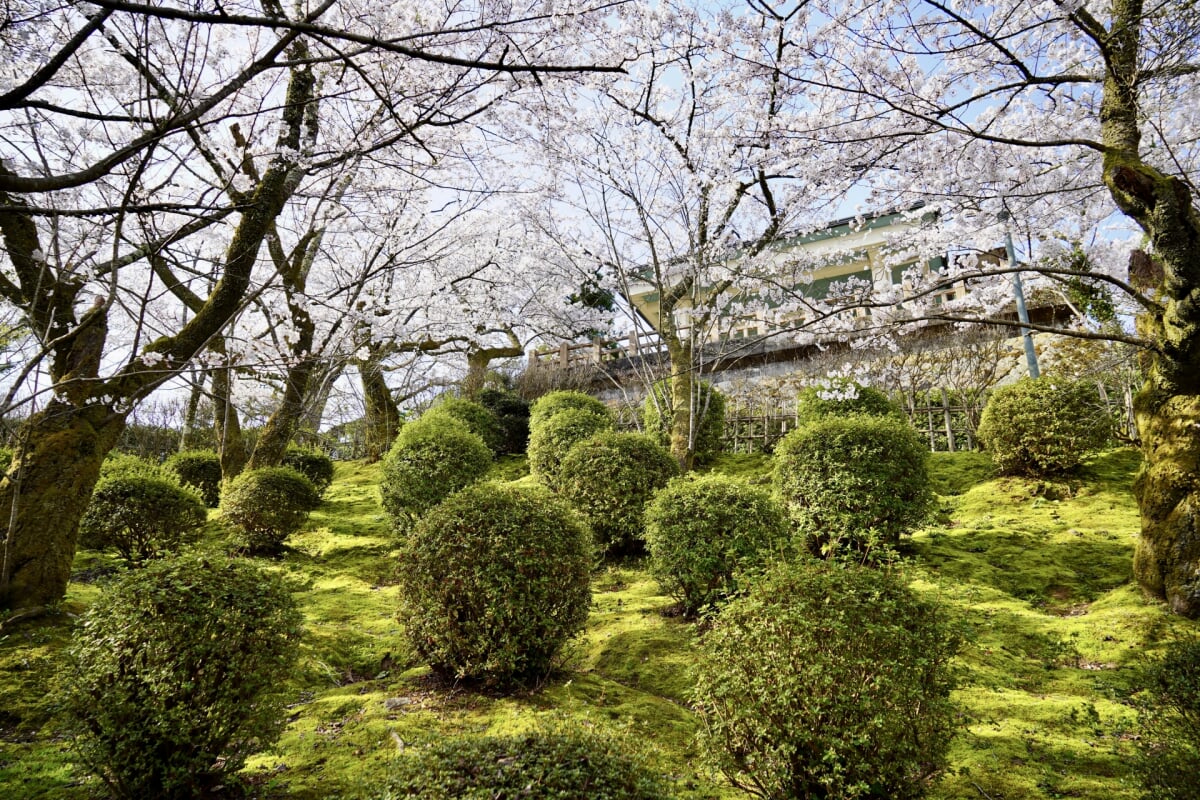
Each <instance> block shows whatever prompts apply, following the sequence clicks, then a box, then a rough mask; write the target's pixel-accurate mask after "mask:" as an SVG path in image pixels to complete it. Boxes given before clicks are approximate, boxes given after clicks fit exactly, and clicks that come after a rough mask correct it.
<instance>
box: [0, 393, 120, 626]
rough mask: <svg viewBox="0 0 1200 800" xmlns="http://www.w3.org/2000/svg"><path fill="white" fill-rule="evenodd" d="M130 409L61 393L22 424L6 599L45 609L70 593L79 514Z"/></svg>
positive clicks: (11, 497)
mask: <svg viewBox="0 0 1200 800" xmlns="http://www.w3.org/2000/svg"><path fill="white" fill-rule="evenodd" d="M124 428H125V415H124V414H121V413H116V412H114V411H112V410H111V409H109V408H106V407H104V406H100V405H85V406H82V407H78V406H73V405H70V404H68V403H64V402H61V401H58V400H55V401H53V402H51V403H50V405H49V406H47V407H46V408H45V409H44V410H43V411H41V412H39V413H37V414H35V415H33V417H31V418H30V419H29V420H28V421H27V422H26V423H25V425H24V426H23V427H22V429H21V434H20V435H21V438H22V441H21V444H20V447H19V453H20V455H19V460H18V461H17V462H16V463H14V464H13V466H12V468H11V469H10V470H9V480H5V481H3V482H0V508H2V509H3V512H2V513H3V515H4V516H3V518H2V519H3V523H2V527H0V531H3V532H4V533H6V535H5V536H4V538H3V541H2V542H0V606H4V607H9V608H14V609H25V610H31V609H38V608H42V607H44V606H46V605H48V604H50V603H53V602H55V601H57V600H59V599H61V598H62V597H63V595H64V594H66V591H67V581H68V579H69V578H70V576H71V562H72V559H73V557H74V555H75V546H76V544H77V542H78V538H79V519H80V517H81V515H82V514H83V510H84V506H86V504H87V502H88V498H90V497H91V494H92V487H93V486H95V484H96V480H97V478H98V477H99V475H100V464H101V463H102V462H103V461H104V456H105V455H106V454H107V453H108V451H109V450H111V449H112V448H113V446H114V445H115V444H116V442H117V437H118V436H119V435H120V434H121V431H122V430H124Z"/></svg>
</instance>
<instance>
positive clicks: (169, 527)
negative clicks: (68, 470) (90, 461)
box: [79, 475, 208, 564]
mask: <svg viewBox="0 0 1200 800" xmlns="http://www.w3.org/2000/svg"><path fill="white" fill-rule="evenodd" d="M207 519H208V509H206V508H205V506H204V501H203V500H201V499H200V495H199V494H197V493H196V492H195V491H193V490H189V489H184V488H181V487H180V486H179V485H178V484H177V483H175V482H174V481H166V480H162V479H161V478H146V477H141V476H138V475H119V476H117V477H114V478H105V479H102V480H101V481H100V482H99V483H97V484H96V489H95V491H94V492H93V493H92V499H91V501H90V502H89V503H88V507H87V510H86V511H84V512H83V519H82V520H80V522H79V542H80V544H81V545H82V546H84V547H88V548H91V549H94V550H104V549H107V548H110V547H111V548H113V549H115V550H116V551H117V552H118V553H119V554H120V556H121V558H123V559H125V560H126V561H127V562H129V563H131V564H140V563H142V562H143V561H146V560H148V559H151V558H158V557H161V556H163V555H166V554H168V553H175V552H177V551H179V550H180V549H181V548H183V547H184V546H186V545H189V544H191V543H193V542H195V541H196V540H197V539H199V537H200V531H201V530H202V529H203V527H204V523H205V521H206V520H207Z"/></svg>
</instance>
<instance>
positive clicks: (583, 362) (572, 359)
mask: <svg viewBox="0 0 1200 800" xmlns="http://www.w3.org/2000/svg"><path fill="white" fill-rule="evenodd" d="M665 353H666V346H665V345H664V344H663V342H662V339H660V338H659V337H658V334H657V333H639V332H636V331H633V332H630V334H629V335H628V336H622V337H621V338H619V339H593V340H592V341H590V342H580V343H576V344H570V343H568V342H563V343H562V344H560V345H559V346H558V347H557V348H554V349H552V350H546V349H538V350H530V351H529V353H528V354H527V355H528V357H529V368H530V369H574V368H577V367H585V366H602V365H604V364H606V363H609V362H611V361H618V360H620V359H622V358H639V357H645V356H659V355H662V354H665Z"/></svg>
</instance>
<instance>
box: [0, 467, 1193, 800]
mask: <svg viewBox="0 0 1200 800" xmlns="http://www.w3.org/2000/svg"><path fill="white" fill-rule="evenodd" d="M1137 467H1138V456H1137V453H1136V452H1135V451H1131V450H1117V451H1111V452H1108V453H1104V454H1101V455H1099V456H1097V457H1094V458H1093V459H1091V460H1090V461H1089V462H1088V463H1087V464H1086V465H1085V467H1084V469H1083V471H1082V472H1081V473H1080V475H1078V476H1077V477H1075V478H1073V479H1070V480H1064V481H1059V482H1052V483H1050V484H1047V483H1046V482H1037V481H1027V480H1021V479H1014V478H995V477H992V476H991V468H990V462H988V460H987V459H986V456H982V455H980V454H976V453H955V454H937V455H935V456H934V458H933V459H932V463H931V470H932V472H933V474H934V481H935V486H936V487H937V491H938V493H939V495H940V496H941V506H942V507H941V512H940V515H939V521H938V522H937V523H936V524H933V525H930V526H929V527H928V528H926V529H924V530H922V531H919V532H918V533H916V534H915V535H914V536H913V537H912V538H911V540H909V541H907V542H906V544H905V551H906V555H907V556H908V558H909V560H910V562H911V564H912V575H913V580H914V585H915V586H916V587H917V588H918V589H919V590H921V591H923V592H928V593H931V594H933V595H935V596H937V597H938V598H939V599H941V600H942V601H943V602H945V603H947V604H949V605H950V606H951V607H952V608H953V609H954V611H955V613H956V615H957V616H958V617H959V618H960V619H961V620H962V621H963V623H964V625H965V627H966V629H967V631H968V635H969V641H968V644H967V646H966V648H965V649H964V651H963V653H962V655H961V657H960V659H959V663H960V667H961V670H962V683H961V686H960V688H959V689H958V691H957V692H956V693H955V700H956V702H957V703H958V704H959V706H960V708H961V712H962V714H963V721H964V725H965V727H964V730H963V732H962V734H961V735H960V736H959V737H958V738H957V739H956V740H955V742H954V744H953V746H952V765H953V766H952V770H951V773H950V774H949V775H947V776H946V777H945V779H944V780H943V781H942V782H941V784H940V785H939V786H938V787H937V788H936V789H935V790H934V792H933V794H932V796H933V797H936V798H943V799H944V800H951V798H984V797H989V798H992V800H1001V798H1007V800H1016V799H1017V798H1022V799H1024V798H1032V799H1033V800H1039V799H1041V798H1046V799H1047V800H1048V799H1049V798H1059V797H1072V798H1092V799H1094V800H1102V799H1103V800H1109V799H1110V798H1130V799H1131V800H1132V798H1134V797H1136V796H1137V792H1136V790H1135V789H1134V787H1133V781H1132V778H1131V776H1130V773H1129V767H1128V760H1129V756H1130V754H1131V752H1132V749H1131V748H1132V745H1131V742H1130V732H1131V730H1132V728H1133V724H1134V721H1135V719H1136V715H1135V711H1134V710H1133V708H1132V707H1131V706H1130V705H1129V703H1128V696H1129V694H1130V692H1131V690H1132V683H1133V681H1132V675H1133V672H1134V669H1133V668H1134V666H1135V665H1136V664H1137V662H1138V660H1139V659H1140V658H1141V657H1142V655H1143V654H1144V653H1146V652H1153V651H1155V650H1156V649H1157V648H1158V647H1160V645H1161V643H1162V642H1164V641H1165V640H1166V639H1167V638H1169V636H1170V635H1171V633H1172V632H1173V631H1176V630H1182V629H1185V628H1187V629H1191V630H1195V629H1196V625H1195V623H1189V622H1186V621H1183V620H1179V619H1177V618H1173V617H1170V616H1169V615H1167V614H1166V613H1165V610H1164V609H1163V608H1162V607H1161V606H1160V605H1159V604H1156V603H1150V602H1147V601H1146V600H1145V599H1143V598H1142V596H1141V594H1140V592H1139V591H1138V590H1137V588H1136V587H1135V586H1134V585H1133V583H1132V579H1131V576H1130V565H1131V560H1132V549H1133V544H1134V542H1135V540H1136V536H1137V527H1138V516H1137V511H1136V508H1135V506H1134V503H1133V499H1132V497H1131V494H1130V484H1131V480H1132V476H1133V474H1134V472H1135V471H1136V469H1137ZM712 469H713V470H715V471H721V472H726V473H728V474H732V475H734V476H736V477H738V478H740V479H743V480H748V481H753V482H759V483H762V482H766V481H768V480H769V475H770V460H769V458H768V457H765V456H757V455H756V456H721V457H720V458H718V460H717V462H716V464H714V465H713V467H712ZM526 471H527V468H526V466H525V463H524V460H523V459H520V458H509V459H502V460H501V461H500V462H498V464H497V466H496V467H494V468H493V473H492V476H491V477H493V478H495V479H500V480H518V481H519V482H527V481H529V480H530V479H529V478H528V477H527V475H526ZM377 478H378V466H377V465H367V464H362V463H340V464H338V465H337V473H336V475H335V479H334V484H333V486H332V487H331V488H330V490H329V493H328V498H327V502H326V503H325V505H324V506H322V508H321V509H319V510H318V511H316V512H314V514H313V515H312V518H311V519H310V521H309V523H308V525H307V526H306V527H305V528H304V529H303V530H302V531H301V532H300V533H298V534H297V535H295V536H293V537H292V538H291V539H289V541H288V543H287V545H288V549H287V550H286V551H285V553H284V554H283V556H282V557H281V558H279V559H277V560H263V561H262V562H261V563H262V564H264V565H266V566H268V567H269V568H271V569H275V570H279V571H281V572H282V573H284V574H285V575H286V576H287V577H288V579H289V580H291V581H292V583H293V585H294V587H295V589H294V590H295V596H296V599H297V600H298V601H299V602H300V604H301V606H302V608H303V609H304V613H305V617H306V626H307V627H306V634H305V638H304V642H303V648H302V658H301V663H300V665H299V667H298V668H297V669H296V670H295V671H294V673H293V674H292V675H291V676H289V679H288V683H287V691H288V694H289V696H290V697H291V708H290V713H291V717H290V724H289V726H288V728H287V731H286V732H285V734H284V736H283V738H282V739H281V741H280V742H279V743H278V744H277V745H276V746H275V748H274V749H273V750H271V751H269V752H266V753H262V754H260V755H258V756H256V757H255V758H254V759H252V760H251V762H250V764H249V765H248V767H247V770H246V772H245V773H244V775H245V776H246V778H247V780H248V781H249V782H250V783H251V784H252V787H253V788H252V791H253V794H254V795H255V796H258V797H262V798H296V799H303V800H309V799H311V800H317V798H366V797H371V796H372V795H373V794H374V793H375V791H376V789H377V788H378V787H380V786H382V785H383V782H384V780H385V779H386V777H387V775H388V774H389V770H392V769H394V768H395V760H396V759H397V758H399V757H400V746H401V744H402V745H403V747H404V748H412V747H418V746H420V745H421V744H422V743H426V742H430V741H433V740H435V739H440V738H443V737H447V736H450V737H453V736H461V735H476V734H508V733H515V732H519V731H523V730H528V729H532V728H537V727H544V726H557V725H568V726H570V725H586V726H589V727H592V728H595V729H599V730H602V731H605V732H609V733H611V734H613V735H616V736H618V737H624V738H625V739H626V740H627V741H629V742H631V743H640V745H641V746H642V747H644V748H645V749H647V750H648V759H649V761H650V763H651V765H652V766H654V767H655V768H657V769H658V770H660V771H662V772H663V773H665V774H667V775H669V776H670V777H671V778H672V780H673V782H674V783H675V786H676V787H677V790H678V792H679V794H680V795H681V796H682V797H685V798H733V797H738V796H740V795H739V794H738V793H737V792H735V791H734V790H732V789H731V788H729V787H728V786H726V785H724V784H723V782H722V781H721V780H720V779H719V778H718V777H716V776H713V775H710V774H706V773H705V772H704V771H703V770H701V769H699V768H698V766H697V764H698V753H697V752H696V750H695V745H694V739H693V737H694V734H695V732H696V729H697V726H698V725H699V721H698V718H697V717H696V715H695V714H694V713H693V712H692V710H691V709H690V707H689V693H690V689H691V686H692V683H693V681H692V678H691V674H690V669H691V666H692V663H693V659H694V655H693V654H694V652H695V647H694V645H695V641H696V637H697V636H698V635H699V634H698V632H697V628H696V626H695V625H692V624H689V623H686V622H683V621H681V620H680V619H678V618H676V617H673V616H671V607H672V601H671V599H670V598H668V597H666V596H664V595H662V594H661V593H660V591H659V588H658V586H657V584H656V582H655V581H654V580H653V579H652V578H651V577H650V576H649V574H648V573H647V571H646V570H645V569H644V565H643V564H642V563H640V562H638V561H628V562H624V563H622V564H620V565H617V566H611V567H607V568H605V569H603V570H601V571H599V572H597V573H596V575H595V578H594V582H593V607H592V613H591V617H590V619H589V622H588V626H587V629H586V630H585V632H584V633H583V635H582V636H580V637H579V638H578V639H577V640H576V641H575V642H574V643H573V644H572V645H571V646H570V647H569V648H568V652H567V654H566V658H565V660H564V663H563V664H562V665H561V667H560V668H559V670H558V671H556V672H554V673H553V674H551V675H548V676H546V678H545V680H544V682H543V684H542V685H541V686H539V687H536V688H533V689H530V690H528V691H525V692H519V693H516V694H514V695H510V696H493V695H488V694H480V693H476V692H470V691H466V690H464V689H462V688H461V687H454V686H447V685H443V684H439V683H437V682H436V681H434V680H432V678H431V677H430V676H429V674H428V670H427V669H426V668H425V667H423V666H422V665H421V664H419V663H418V660H417V659H416V658H415V657H414V655H413V654H412V652H411V651H410V649H409V648H408V646H407V644H406V643H405V640H404V637H403V631H402V630H401V628H400V625H399V623H398V622H397V621H396V618H395V612H396V606H397V603H398V600H399V598H398V596H397V589H396V587H395V586H394V584H393V581H392V577H391V576H392V573H393V569H394V564H395V558H396V540H395V538H394V534H393V533H392V531H391V528H390V526H389V524H388V521H387V519H386V517H385V516H384V514H383V512H382V510H381V509H380V507H379V504H378V493H377V487H376V482H377ZM112 567H113V565H112V563H111V559H108V558H107V557H104V556H97V555H95V554H89V553H81V554H80V555H79V557H78V558H77V561H76V573H75V575H76V580H75V581H73V582H72V584H71V586H70V588H69V592H68V596H67V598H66V600H65V601H64V603H63V604H62V605H61V607H60V609H59V611H58V612H57V613H55V614H52V615H50V616H47V617H45V618H42V619H40V620H36V621H33V622H29V623H24V624H19V625H16V626H14V627H13V628H12V629H11V630H6V631H5V632H4V634H3V636H2V638H0V796H2V797H20V798H55V799H58V798H63V799H65V798H77V797H80V796H87V795H89V794H98V793H99V791H100V788H99V786H98V785H97V783H96V782H95V781H94V780H91V779H88V778H87V777H86V775H84V774H83V773H82V772H81V771H79V770H77V769H76V768H75V767H74V764H73V759H72V756H71V753H70V750H69V748H68V743H67V742H66V741H65V740H64V739H63V738H62V726H61V724H60V723H59V722H58V721H56V719H55V716H54V706H53V699H52V694H51V693H50V692H48V691H47V689H48V687H50V686H52V685H53V676H54V673H55V670H56V669H57V668H58V666H59V664H60V663H61V654H62V651H63V648H64V646H65V645H66V644H67V642H68V641H69V637H70V631H71V626H72V624H73V615H78V614H79V613H81V612H82V611H83V610H84V609H85V608H86V607H87V606H88V605H89V604H90V603H91V602H93V601H94V600H95V598H96V597H97V596H98V595H99V592H100V591H102V586H103V581H104V580H105V579H106V577H107V576H108V575H109V574H111V569H112Z"/></svg>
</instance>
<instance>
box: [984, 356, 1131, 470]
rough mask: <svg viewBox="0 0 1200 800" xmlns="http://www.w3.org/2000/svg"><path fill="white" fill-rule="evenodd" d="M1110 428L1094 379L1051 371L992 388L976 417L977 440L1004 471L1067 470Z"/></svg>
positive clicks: (1104, 438) (1105, 437)
mask: <svg viewBox="0 0 1200 800" xmlns="http://www.w3.org/2000/svg"><path fill="white" fill-rule="evenodd" d="M1111 433H1112V420H1111V418H1110V417H1109V416H1108V414H1107V412H1106V411H1105V410H1104V407H1103V405H1102V404H1101V403H1100V398H1099V395H1098V393H1097V391H1096V387H1095V385H1093V384H1091V383H1086V382H1084V381H1068V380H1064V379H1061V378H1052V377H1043V378H1038V379H1037V380H1031V379H1029V378H1022V379H1021V380H1019V381H1017V382H1016V383H1014V384H1012V385H1010V386H1002V387H1000V388H999V389H996V390H995V391H994V392H992V394H991V396H990V397H989V398H988V402H987V405H986V406H985V407H984V409H983V416H982V417H981V418H980V420H979V440H980V441H981V442H983V443H984V445H985V446H986V447H987V448H988V450H989V451H991V454H992V461H994V462H995V464H996V468H997V469H999V470H1000V472H1001V473H1003V474H1005V475H1029V476H1033V477H1046V476H1052V475H1057V474H1062V473H1064V472H1069V471H1070V470H1072V469H1074V468H1075V467H1077V466H1079V462H1080V461H1082V460H1083V457H1084V456H1085V455H1087V454H1088V453H1089V452H1091V451H1092V450H1095V449H1097V448H1099V447H1102V446H1103V445H1104V443H1105V442H1106V441H1108V437H1109V435H1110V434H1111Z"/></svg>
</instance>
